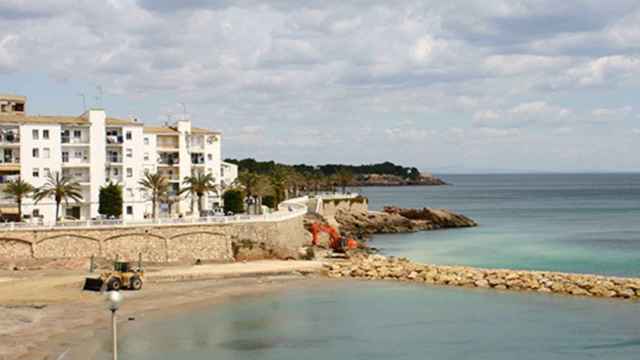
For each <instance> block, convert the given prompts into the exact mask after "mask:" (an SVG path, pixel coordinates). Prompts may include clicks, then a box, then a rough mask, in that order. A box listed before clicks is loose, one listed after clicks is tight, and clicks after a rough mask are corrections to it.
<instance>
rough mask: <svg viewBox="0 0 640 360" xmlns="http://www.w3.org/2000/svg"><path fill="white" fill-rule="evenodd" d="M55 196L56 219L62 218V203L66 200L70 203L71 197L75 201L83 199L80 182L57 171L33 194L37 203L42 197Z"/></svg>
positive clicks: (66, 202) (67, 203)
mask: <svg viewBox="0 0 640 360" xmlns="http://www.w3.org/2000/svg"><path fill="white" fill-rule="evenodd" d="M49 197H53V199H54V200H55V202H56V221H58V220H59V219H60V204H61V203H62V202H63V201H64V202H65V204H66V205H69V199H71V200H73V201H76V202H78V201H81V200H82V192H81V190H80V184H79V183H78V182H77V181H75V180H73V179H72V178H71V177H69V176H64V175H62V174H60V172H58V171H56V172H54V173H52V174H49V175H48V176H47V182H46V183H45V184H44V185H42V186H41V187H39V188H37V189H36V191H35V193H34V194H33V199H34V200H35V201H36V204H37V203H38V202H40V201H41V200H42V199H46V198H49Z"/></svg>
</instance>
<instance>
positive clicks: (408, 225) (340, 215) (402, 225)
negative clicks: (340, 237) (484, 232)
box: [335, 207, 478, 238]
mask: <svg viewBox="0 0 640 360" xmlns="http://www.w3.org/2000/svg"><path fill="white" fill-rule="evenodd" d="M335 220H336V222H337V223H338V224H339V225H340V231H341V232H342V233H343V234H350V235H352V236H356V237H359V238H367V237H369V236H370V235H373V234H393V233H408V232H416V231H425V230H436V229H446V228H461V227H472V226H477V225H478V224H477V223H476V222H475V221H473V220H471V219H469V218H467V217H466V216H463V215H460V214H456V213H453V212H451V211H449V210H444V209H427V208H425V209H420V210H414V209H400V208H397V207H386V208H385V211H383V212H378V211H338V212H337V213H336V214H335Z"/></svg>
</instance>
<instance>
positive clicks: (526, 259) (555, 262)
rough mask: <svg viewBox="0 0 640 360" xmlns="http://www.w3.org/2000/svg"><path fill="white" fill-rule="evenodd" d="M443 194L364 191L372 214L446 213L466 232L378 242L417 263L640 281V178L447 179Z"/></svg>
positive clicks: (437, 190)
mask: <svg viewBox="0 0 640 360" xmlns="http://www.w3.org/2000/svg"><path fill="white" fill-rule="evenodd" d="M444 179H445V180H447V181H449V182H450V183H452V184H454V185H453V186H446V187H411V188H363V189H361V192H363V193H364V194H366V195H367V196H368V197H369V199H370V203H371V208H374V209H375V208H381V207H382V206H384V205H386V204H396V205H399V206H405V207H424V206H428V207H445V208H450V209H452V210H455V211H459V212H461V213H463V214H465V215H467V216H470V217H472V218H473V219H475V220H477V221H478V222H479V223H480V225H481V226H480V227H478V228H473V229H464V230H446V231H434V232H420V233H415V234H409V235H399V236H398V235H384V236H376V237H375V238H374V241H373V242H372V244H373V246H376V247H379V248H380V249H381V250H382V251H383V252H384V253H386V254H390V255H398V256H406V257H409V258H411V259H413V260H416V261H422V262H430V263H438V264H461V265H472V266H484V267H507V268H520V269H544V270H556V271H568V272H586V273H602V274H610V275H628V276H640V175H629V174H601V175H588V174H583V175H455V176H454V175H452V176H444Z"/></svg>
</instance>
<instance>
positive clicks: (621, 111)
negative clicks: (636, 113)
mask: <svg viewBox="0 0 640 360" xmlns="http://www.w3.org/2000/svg"><path fill="white" fill-rule="evenodd" d="M632 110H633V108H632V107H631V106H623V107H619V108H597V109H593V110H592V111H591V115H593V117H594V118H596V119H600V120H610V119H614V118H618V119H619V118H624V117H626V116H628V115H630V114H631V111H632Z"/></svg>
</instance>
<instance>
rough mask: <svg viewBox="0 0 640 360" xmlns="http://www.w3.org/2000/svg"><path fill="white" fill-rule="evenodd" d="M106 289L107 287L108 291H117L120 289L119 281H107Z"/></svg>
mask: <svg viewBox="0 0 640 360" xmlns="http://www.w3.org/2000/svg"><path fill="white" fill-rule="evenodd" d="M108 287H109V290H114V291H118V290H120V288H121V287H122V281H120V279H118V278H115V277H114V278H111V280H109V285H108Z"/></svg>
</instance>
